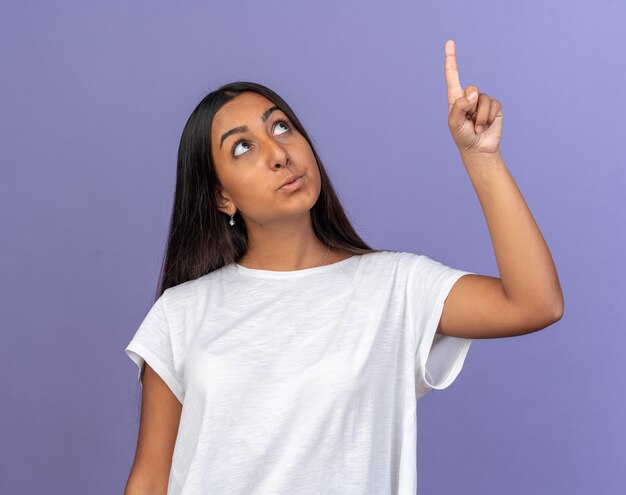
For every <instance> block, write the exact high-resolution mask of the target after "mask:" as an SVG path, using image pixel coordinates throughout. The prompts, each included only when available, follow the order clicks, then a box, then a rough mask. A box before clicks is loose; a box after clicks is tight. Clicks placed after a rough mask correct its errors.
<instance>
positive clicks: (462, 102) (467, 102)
mask: <svg viewBox="0 0 626 495" xmlns="http://www.w3.org/2000/svg"><path fill="white" fill-rule="evenodd" d="M477 102H478V91H477V90H475V89H471V90H469V91H468V92H467V95H466V96H463V97H462V98H458V99H457V100H456V101H455V102H454V104H453V105H452V109H451V110H450V120H451V122H453V123H455V124H457V125H462V124H463V123H465V120H466V118H465V114H467V113H468V112H469V111H471V110H473V109H474V107H475V106H476V103H477Z"/></svg>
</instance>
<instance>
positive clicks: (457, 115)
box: [445, 40, 502, 156]
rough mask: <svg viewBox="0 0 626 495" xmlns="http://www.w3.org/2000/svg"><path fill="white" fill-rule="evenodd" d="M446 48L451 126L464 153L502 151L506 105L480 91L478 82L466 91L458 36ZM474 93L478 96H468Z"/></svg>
mask: <svg viewBox="0 0 626 495" xmlns="http://www.w3.org/2000/svg"><path fill="white" fill-rule="evenodd" d="M445 52H446V60H445V73H446V85H447V87H448V126H449V127H450V131H451V132H452V138H453V139H454V142H455V143H456V145H457V146H458V148H459V151H460V153H461V156H469V155H473V154H483V155H484V154H496V153H499V152H500V148H499V144H500V136H501V135H502V105H500V102H499V101H498V100H494V99H492V98H490V97H489V96H488V95H486V94H485V93H482V94H481V93H479V92H478V87H477V86H466V87H465V91H464V90H463V88H461V83H460V82H459V71H458V69H457V65H456V46H455V42H454V40H448V41H446V45H445ZM472 93H474V94H476V95H478V98H476V99H474V100H470V99H468V96H469V95H471V94H472ZM477 107H478V108H477Z"/></svg>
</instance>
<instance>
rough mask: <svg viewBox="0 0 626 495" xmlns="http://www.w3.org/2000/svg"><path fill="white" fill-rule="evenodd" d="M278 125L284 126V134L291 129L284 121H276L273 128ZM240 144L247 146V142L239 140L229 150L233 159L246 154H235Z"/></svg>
mask: <svg viewBox="0 0 626 495" xmlns="http://www.w3.org/2000/svg"><path fill="white" fill-rule="evenodd" d="M278 124H284V126H285V127H286V128H287V130H286V131H285V132H289V130H290V129H291V127H289V123H288V122H287V121H286V120H283V119H281V120H277V121H276V122H275V123H274V127H276V125H278ZM280 134H284V132H281V133H280ZM240 144H241V145H246V146H248V141H246V140H245V139H240V140H239V141H237V142H235V144H233V147H232V148H231V155H232V156H233V157H235V158H237V157H239V156H241V155H243V154H245V153H246V152H245V151H244V152H243V153H236V149H237V146H239V145H240Z"/></svg>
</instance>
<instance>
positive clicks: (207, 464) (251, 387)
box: [125, 251, 474, 495]
mask: <svg viewBox="0 0 626 495" xmlns="http://www.w3.org/2000/svg"><path fill="white" fill-rule="evenodd" d="M470 273H474V272H469V271H464V270H459V269H455V268H451V267H448V266H446V265H443V264H442V263H440V262H438V261H435V260H432V259H430V258H428V257H427V256H425V255H418V254H413V253H407V252H394V251H381V252H375V253H367V254H363V255H355V256H352V257H350V258H347V259H345V260H342V261H339V262H336V263H333V264H330V265H324V266H319V267H314V268H307V269H303V270H295V271H283V272H281V271H270V270H258V269H251V268H246V267H244V266H241V265H238V264H236V263H231V264H229V265H227V266H224V267H222V268H220V269H218V270H216V271H213V272H211V273H208V274H206V275H204V276H202V277H200V278H198V279H195V280H191V281H188V282H185V283H182V284H180V285H177V286H175V287H171V288H169V289H167V290H166V291H165V292H164V293H163V294H162V296H161V297H160V298H159V299H158V300H157V301H156V302H155V303H154V306H153V307H152V308H151V309H150V311H149V313H148V314H147V316H146V317H145V319H144V321H143V322H142V324H141V326H140V327H139V329H138V330H137V332H136V334H135V335H134V337H133V339H132V340H131V342H130V343H129V344H128V346H127V347H126V349H125V352H126V353H127V355H128V356H129V357H130V358H131V359H132V360H133V361H134V362H135V363H136V364H137V366H139V368H140V370H141V365H142V363H143V361H144V360H145V361H146V362H147V363H148V364H149V365H150V366H151V367H152V368H153V369H154V370H155V371H156V372H157V373H158V374H159V376H161V378H162V379H163V380H164V381H165V383H166V384H167V385H168V386H169V388H170V389H171V390H172V392H173V393H174V395H175V396H176V397H177V398H178V399H179V401H180V402H181V403H182V404H183V407H182V415H181V418H180V425H179V430H178V436H177V438H176V444H175V447H174V454H173V458H172V467H171V471H170V478H169V486H168V492H167V493H168V494H175V495H179V494H181V495H199V494H206V493H216V494H229V495H240V494H241V495H244V494H245V495H251V494H253V495H254V494H272V495H277V494H298V495H313V494H315V495H319V494H325V495H333V494H341V495H365V494H368V495H369V494H376V495H387V494H389V495H392V494H393V495H397V494H401V495H414V494H415V492H416V487H417V479H416V478H417V473H416V453H417V452H416V448H417V445H416V443H417V431H416V430H417V429H416V400H417V399H419V398H420V397H422V396H423V395H424V394H426V393H427V392H428V391H430V390H432V389H444V388H446V387H448V386H449V385H450V384H451V383H452V382H453V381H454V379H455V378H456V376H457V375H458V373H459V372H460V370H461V368H462V366H463V362H464V360H465V356H466V355H467V352H468V350H469V347H470V344H471V342H472V340H471V339H463V338H456V337H450V336H444V335H441V334H436V333H435V332H436V329H437V325H438V323H439V320H440V317H441V314H442V310H443V304H444V301H445V299H446V297H447V295H448V293H449V292H450V289H451V288H452V286H453V284H454V283H455V282H456V281H457V280H458V279H459V278H460V277H461V276H463V275H466V274H470ZM138 379H139V380H140V381H141V372H140V374H139V376H138Z"/></svg>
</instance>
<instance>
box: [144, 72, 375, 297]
mask: <svg viewBox="0 0 626 495" xmlns="http://www.w3.org/2000/svg"><path fill="white" fill-rule="evenodd" d="M244 91H254V92H256V93H259V94H261V95H263V96H265V97H266V98H267V99H269V100H270V101H272V102H274V104H276V105H277V106H278V107H279V108H280V109H281V110H282V111H283V112H284V113H285V114H286V115H287V116H288V117H289V119H291V122H292V123H293V124H294V125H295V127H296V128H297V129H298V131H299V132H300V134H302V135H303V136H304V138H305V139H306V140H307V141H308V142H309V145H310V146H311V149H312V150H313V154H314V155H315V159H316V160H317V164H318V167H319V172H320V176H321V191H320V195H319V197H318V199H317V201H316V203H315V204H314V205H313V207H312V208H311V220H312V225H313V230H314V232H315V235H316V236H317V238H318V239H319V240H320V241H321V242H323V243H325V244H326V245H328V246H330V247H331V248H335V249H339V250H341V251H345V252H349V253H353V254H364V253H369V252H377V251H378V250H376V249H372V248H370V247H369V246H368V245H367V244H366V243H365V242H364V241H363V240H362V239H361V238H360V237H359V235H358V234H357V233H356V231H355V230H354V228H353V227H352V225H351V223H350V221H349V220H348V217H347V215H346V213H345V211H344V209H343V207H342V206H341V203H340V201H339V198H338V197H337V194H336V193H335V189H334V188H333V185H332V183H331V181H330V178H329V177H328V174H327V173H326V170H325V168H324V165H323V164H322V161H321V160H320V157H319V155H318V154H317V151H315V147H314V146H313V143H312V142H311V139H310V138H309V136H308V134H307V133H306V131H305V130H304V128H303V127H302V124H301V123H300V121H299V120H298V117H296V115H295V114H294V112H293V111H292V109H291V108H290V107H289V105H288V104H287V103H286V102H285V101H284V100H283V99H282V98H281V97H280V96H279V95H277V94H276V93H275V92H274V91H272V90H271V89H269V88H267V87H265V86H263V85H261V84H257V83H254V82H242V81H239V82H232V83H228V84H225V85H223V86H221V87H220V88H218V89H217V90H215V91H213V92H211V93H209V94H208V95H206V96H205V97H204V98H203V99H202V101H201V102H200V103H199V104H198V106H196V108H195V109H194V110H193V112H192V113H191V115H190V116H189V119H188V120H187V123H186V124H185V128H184V129H183V133H182V136H181V138H180V145H179V147H178V165H177V169H176V191H175V193H174V204H173V207H172V214H171V218H170V227H169V234H168V240H167V247H166V251H165V256H164V258H163V263H162V266H161V273H160V276H159V282H158V289H157V294H156V297H157V299H158V297H160V296H161V295H162V294H163V292H164V291H165V290H166V289H168V288H169V287H173V286H175V285H178V284H181V283H183V282H186V281H188V280H193V279H196V278H198V277H201V276H202V275H205V274H207V273H209V272H212V271H213V270H217V269H218V268H221V267H223V266H225V265H227V264H230V263H232V262H233V261H235V262H236V261H238V260H239V259H240V258H241V257H242V256H243V255H244V254H245V253H246V250H247V247H248V235H247V231H246V226H245V222H244V221H243V218H241V215H240V214H239V213H238V212H237V213H235V225H234V226H232V227H231V226H230V225H229V224H228V221H227V220H230V217H229V216H228V215H227V214H225V213H224V212H221V211H220V210H218V208H217V206H218V203H217V199H218V190H219V188H220V187H221V184H220V181H219V178H218V175H217V172H216V169H215V164H214V162H213V157H212V154H211V126H212V124H213V118H214V116H215V114H216V113H217V111H218V110H219V109H220V108H221V107H222V106H223V105H224V104H225V103H227V102H228V101H230V100H232V99H233V98H235V97H236V96H237V95H239V94H241V93H242V92H244ZM237 219H239V221H237Z"/></svg>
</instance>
